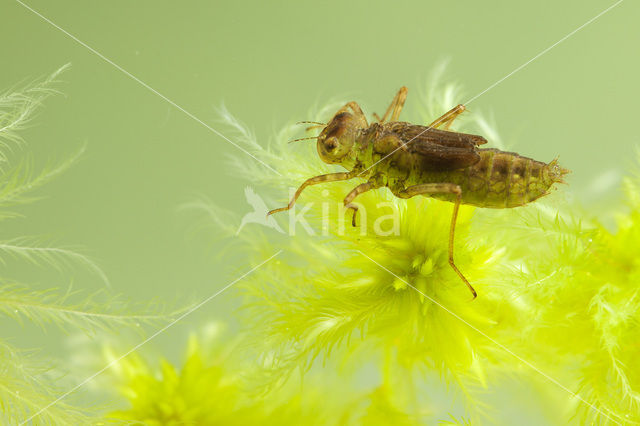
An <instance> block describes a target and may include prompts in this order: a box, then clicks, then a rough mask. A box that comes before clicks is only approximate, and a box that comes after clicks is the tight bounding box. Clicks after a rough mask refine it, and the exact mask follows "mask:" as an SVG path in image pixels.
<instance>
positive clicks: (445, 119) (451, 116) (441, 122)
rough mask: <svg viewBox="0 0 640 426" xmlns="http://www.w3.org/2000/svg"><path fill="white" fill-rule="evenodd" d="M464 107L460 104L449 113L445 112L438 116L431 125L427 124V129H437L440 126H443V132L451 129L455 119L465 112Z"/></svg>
mask: <svg viewBox="0 0 640 426" xmlns="http://www.w3.org/2000/svg"><path fill="white" fill-rule="evenodd" d="M465 109H466V107H465V106H464V105H462V104H460V105H457V106H455V107H453V108H451V109H450V110H449V111H447V112H445V113H444V114H443V115H442V116H440V117H439V118H438V119H437V120H435V121H434V122H433V123H431V124H429V127H431V128H432V129H437V128H439V127H440V126H443V128H444V129H445V130H448V129H449V127H451V123H453V120H455V119H456V117H458V116H459V115H460V114H462V113H463V112H464V111H465Z"/></svg>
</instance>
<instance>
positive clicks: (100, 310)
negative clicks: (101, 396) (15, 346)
mask: <svg viewBox="0 0 640 426" xmlns="http://www.w3.org/2000/svg"><path fill="white" fill-rule="evenodd" d="M78 295H79V292H77V291H76V292H74V291H72V290H71V289H68V290H67V291H65V292H61V291H59V290H57V289H47V290H42V291H40V290H32V289H30V288H28V287H26V286H22V285H19V284H13V285H8V284H6V283H5V284H3V285H2V286H0V313H3V314H5V315H7V316H9V317H12V318H14V319H16V320H19V321H21V320H22V319H27V320H29V321H30V322H33V323H36V324H38V325H40V326H42V327H43V328H44V327H45V326H46V325H48V324H56V325H58V326H60V327H62V328H63V329H69V328H74V329H80V330H83V331H85V332H87V333H93V332H95V331H97V330H118V329H120V328H121V327H129V328H133V329H135V328H138V327H140V326H141V325H142V324H149V323H159V322H163V321H166V320H167V319H169V318H170V317H171V316H172V314H167V315H159V314H158V315H144V314H141V315H136V314H131V313H130V312H135V311H137V310H139V309H136V308H139V307H132V306H130V304H128V303H125V302H123V301H121V300H118V299H117V298H113V297H108V296H107V295H105V294H100V293H98V294H92V295H90V296H88V297H85V298H84V300H80V301H77V302H73V299H74V298H77V296H78ZM100 299H104V300H100ZM105 306H109V308H108V309H105V308H104V307H105ZM145 308H146V309H149V307H148V306H146V307H145Z"/></svg>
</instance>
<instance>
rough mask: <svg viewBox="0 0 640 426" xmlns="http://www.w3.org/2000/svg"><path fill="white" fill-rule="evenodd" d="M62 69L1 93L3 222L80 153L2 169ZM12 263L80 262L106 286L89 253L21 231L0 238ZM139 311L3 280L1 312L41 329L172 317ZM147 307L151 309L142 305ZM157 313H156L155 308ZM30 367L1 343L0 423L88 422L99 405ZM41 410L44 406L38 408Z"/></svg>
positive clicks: (2, 253)
mask: <svg viewBox="0 0 640 426" xmlns="http://www.w3.org/2000/svg"><path fill="white" fill-rule="evenodd" d="M66 68H68V66H64V67H62V68H60V69H59V70H57V71H56V72H55V73H53V74H52V75H51V76H49V77H48V78H46V79H44V80H43V81H42V82H39V83H34V84H32V85H29V86H27V87H25V88H24V89H22V90H20V91H8V92H6V93H4V94H1V95H0V219H2V218H7V217H12V216H15V214H14V213H11V212H8V211H7V210H6V208H7V207H9V206H15V205H18V204H23V203H26V202H30V201H33V200H34V199H35V198H34V197H33V196H32V195H30V194H31V192H32V191H34V190H35V189H37V188H40V187H41V186H42V185H44V184H45V183H47V182H48V181H50V180H51V179H53V178H55V177H56V176H58V175H59V174H61V173H62V172H64V171H65V170H66V169H68V168H69V167H70V166H71V165H72V164H73V163H74V162H75V161H76V160H77V159H78V158H79V157H80V155H82V153H83V152H84V147H82V148H81V149H80V150H79V151H77V152H76V153H75V154H74V155H72V156H71V157H70V158H68V159H67V160H65V161H62V162H59V163H57V164H49V165H47V166H45V167H44V168H42V169H40V170H39V171H34V166H33V161H31V160H29V159H27V158H24V156H23V158H22V160H21V161H20V160H18V161H17V164H16V165H15V166H13V167H11V165H10V164H9V167H6V166H7V164H8V163H10V162H9V160H8V156H7V153H8V150H9V149H10V148H11V147H12V146H15V145H16V144H19V143H21V142H22V139H21V138H20V136H19V133H18V132H19V131H20V130H22V129H24V128H25V127H26V126H27V125H28V124H29V123H30V121H31V119H32V117H33V114H34V112H35V111H36V109H37V108H38V107H39V106H40V105H41V104H42V102H43V101H44V99H45V98H47V97H48V96H49V95H51V94H53V93H56V91H55V90H54V89H53V88H52V86H53V85H54V83H55V82H56V79H57V78H58V76H59V74H60V73H61V72H63V71H64V70H65V69H66ZM12 157H13V156H12ZM10 260H18V261H26V262H30V263H32V264H35V265H40V266H48V267H52V268H54V269H57V270H70V269H71V267H74V266H75V267H77V266H80V267H83V268H85V269H86V270H88V271H90V272H91V273H93V274H94V275H96V276H97V277H98V278H100V280H102V281H103V282H104V283H105V284H106V285H107V286H109V280H108V278H107V276H106V274H105V273H104V271H103V270H102V269H101V268H100V267H99V266H98V265H97V264H96V263H95V262H94V261H93V260H91V259H90V258H89V257H87V256H86V255H84V254H81V253H79V252H77V251H74V250H71V249H69V248H63V247H54V246H51V245H45V244H42V243H39V242H38V241H37V240H36V239H34V238H28V237H24V236H21V237H13V238H7V239H4V240H0V265H4V264H5V263H7V262H8V261H10ZM154 309H155V308H154ZM138 310H140V309H139V307H135V306H131V305H130V304H127V303H124V302H122V301H120V300H118V299H116V298H113V297H107V295H106V294H104V293H102V292H98V293H95V294H92V295H90V296H85V298H84V299H80V298H79V294H78V293H77V292H73V291H71V289H69V290H67V291H59V290H58V289H55V288H50V289H47V290H35V289H32V288H30V287H28V286H25V285H22V284H18V283H16V282H15V281H9V280H0V314H2V315H5V316H8V317H10V318H12V319H14V320H17V321H23V320H28V321H31V322H33V323H35V324H38V325H40V326H42V327H45V326H47V325H49V324H55V325H57V326H59V327H61V328H63V329H67V330H69V329H75V330H77V329H79V330H82V331H84V332H86V333H93V332H96V331H97V330H120V329H121V328H123V327H127V328H131V329H137V330H142V329H141V328H140V326H141V325H142V324H147V323H150V322H154V323H155V322H160V321H166V320H168V319H170V318H168V316H167V315H160V314H141V315H135V314H130V312H132V311H138ZM145 311H146V312H150V311H152V309H151V308H150V307H149V306H146V308H145ZM155 311H156V312H158V310H157V309H155ZM0 343H1V342H0ZM33 365H37V363H35V362H33V360H32V359H31V358H30V357H28V356H27V354H25V353H23V352H18V351H16V350H13V349H12V348H10V347H9V346H8V345H6V344H4V345H0V423H2V424H17V423H19V422H23V421H25V420H26V419H31V417H32V416H34V417H33V419H31V420H30V421H32V422H33V423H34V424H55V425H58V424H73V425H76V424H88V423H90V419H89V417H87V415H88V414H94V415H95V413H96V411H97V410H95V409H89V408H87V409H79V408H77V407H74V406H71V405H70V404H68V403H66V402H65V401H57V400H56V397H55V395H60V394H63V391H62V390H61V389H58V388H57V386H54V385H53V383H56V382H57V380H54V379H53V378H52V377H51V375H52V374H53V373H54V372H55V370H56V369H52V371H44V370H40V369H38V368H35V367H33ZM57 374H58V375H60V373H57ZM43 407H47V408H46V410H44V411H41V409H42V408H43Z"/></svg>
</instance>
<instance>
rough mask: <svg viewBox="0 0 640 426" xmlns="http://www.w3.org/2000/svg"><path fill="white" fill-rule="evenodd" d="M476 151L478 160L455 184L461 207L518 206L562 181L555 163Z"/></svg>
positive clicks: (514, 155) (501, 152)
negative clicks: (458, 188) (460, 195)
mask: <svg viewBox="0 0 640 426" xmlns="http://www.w3.org/2000/svg"><path fill="white" fill-rule="evenodd" d="M478 152H479V154H480V161H478V162H477V163H476V164H474V165H473V166H471V167H468V168H467V169H465V170H464V171H461V172H462V173H463V174H465V175H466V176H465V178H464V179H461V182H460V183H458V184H459V185H460V187H461V188H462V202H463V203H464V204H473V205H476V206H481V207H492V208H508V207H518V206H521V205H523V204H527V203H529V202H531V201H533V200H535V199H537V198H540V197H542V196H543V195H545V194H547V191H548V190H549V188H550V187H551V185H553V184H554V183H555V182H560V181H561V180H562V174H563V173H559V170H560V168H559V166H557V164H556V162H555V161H553V162H551V163H549V164H547V163H543V162H541V161H536V160H533V159H531V158H527V157H522V156H520V155H518V154H516V153H513V152H504V151H500V150H497V149H480V150H478ZM563 171H564V170H563Z"/></svg>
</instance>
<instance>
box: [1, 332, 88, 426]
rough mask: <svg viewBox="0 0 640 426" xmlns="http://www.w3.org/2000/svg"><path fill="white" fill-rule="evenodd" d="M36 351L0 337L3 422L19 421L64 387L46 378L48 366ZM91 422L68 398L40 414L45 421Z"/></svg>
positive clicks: (45, 423)
mask: <svg viewBox="0 0 640 426" xmlns="http://www.w3.org/2000/svg"><path fill="white" fill-rule="evenodd" d="M33 355H34V354H30V353H26V352H24V351H19V350H17V349H15V348H13V347H12V346H10V345H8V344H7V343H5V342H3V341H1V340H0V360H2V362H0V423H1V424H3V425H4V424H6V425H9V424H18V422H19V421H22V420H24V419H27V418H29V417H30V416H32V415H33V414H35V413H37V412H38V411H39V410H40V409H41V408H42V407H44V406H47V405H49V404H51V403H52V402H53V401H55V400H56V399H57V395H59V394H60V393H61V390H60V389H58V388H57V387H56V386H54V385H53V384H52V381H51V380H48V379H47V378H45V375H46V374H47V373H48V370H49V369H48V368H44V367H43V366H42V364H41V363H40V362H38V361H37V360H35V359H34V356H33ZM89 423H91V420H90V417H89V416H88V413H87V412H85V411H83V410H82V409H79V408H78V407H75V406H72V405H70V404H68V403H66V402H65V401H60V402H57V403H56V404H55V405H52V406H51V407H50V409H48V410H47V411H45V412H43V413H41V414H40V415H38V417H37V423H34V424H42V425H78V424H89Z"/></svg>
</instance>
